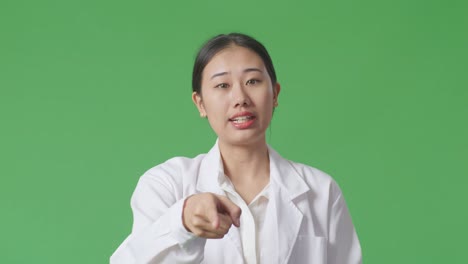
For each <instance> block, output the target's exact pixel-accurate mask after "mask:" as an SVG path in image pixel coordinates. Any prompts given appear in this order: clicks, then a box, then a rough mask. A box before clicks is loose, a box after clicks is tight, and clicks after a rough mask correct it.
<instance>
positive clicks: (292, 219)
mask: <svg viewBox="0 0 468 264" xmlns="http://www.w3.org/2000/svg"><path fill="white" fill-rule="evenodd" d="M269 153H270V182H271V187H272V193H271V194H272V195H271V200H270V201H271V202H272V203H271V207H270V210H269V211H268V212H267V214H268V215H267V218H266V219H267V220H266V223H265V224H266V225H268V226H267V228H268V230H272V232H271V234H275V235H274V238H275V240H274V242H273V245H275V244H276V246H274V247H273V249H275V250H273V251H272V252H271V253H272V254H271V257H272V258H274V259H271V261H270V263H287V262H288V259H289V257H290V255H291V252H292V249H293V246H294V244H295V242H296V239H297V237H298V234H299V231H300V229H301V224H302V219H303V215H302V213H301V211H300V210H299V209H298V208H297V206H296V204H295V199H296V198H298V197H299V196H300V195H301V194H303V193H305V192H307V191H308V190H309V187H308V186H307V184H306V183H305V182H304V180H303V179H302V178H301V176H300V175H299V174H298V173H297V172H296V171H295V170H294V169H293V167H292V165H291V164H290V163H289V161H287V160H285V159H283V158H282V157H281V156H279V154H278V153H276V152H275V151H274V150H273V149H271V148H269ZM275 251H276V252H275Z"/></svg>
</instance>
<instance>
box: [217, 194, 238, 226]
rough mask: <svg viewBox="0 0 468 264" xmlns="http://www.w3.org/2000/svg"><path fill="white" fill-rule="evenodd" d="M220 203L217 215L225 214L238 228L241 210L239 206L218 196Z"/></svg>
mask: <svg viewBox="0 0 468 264" xmlns="http://www.w3.org/2000/svg"><path fill="white" fill-rule="evenodd" d="M218 198H219V202H220V204H219V205H220V208H219V209H218V210H219V213H227V214H228V215H229V216H230V217H231V220H232V223H233V224H234V225H235V226H237V227H239V226H240V216H241V214H242V210H241V209H240V207H239V206H237V205H236V204H235V203H233V202H232V201H231V200H229V199H228V198H227V197H225V196H218Z"/></svg>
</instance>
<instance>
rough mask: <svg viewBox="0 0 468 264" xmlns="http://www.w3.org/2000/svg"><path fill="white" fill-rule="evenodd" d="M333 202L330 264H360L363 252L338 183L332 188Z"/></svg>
mask: <svg viewBox="0 0 468 264" xmlns="http://www.w3.org/2000/svg"><path fill="white" fill-rule="evenodd" d="M331 192H332V197H335V198H334V199H333V200H332V201H333V202H332V206H331V209H330V218H329V219H330V226H329V234H328V240H329V241H328V242H329V244H328V254H327V255H328V256H327V259H328V261H327V263H329V264H360V263H362V252H361V246H360V244H359V239H358V236H357V234H356V230H355V229H354V226H353V223H352V220H351V215H350V213H349V210H348V207H347V205H346V202H345V200H344V197H343V194H342V192H341V190H340V188H339V187H338V185H337V184H336V183H333V184H332V187H331Z"/></svg>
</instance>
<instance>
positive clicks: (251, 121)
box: [229, 111, 257, 129]
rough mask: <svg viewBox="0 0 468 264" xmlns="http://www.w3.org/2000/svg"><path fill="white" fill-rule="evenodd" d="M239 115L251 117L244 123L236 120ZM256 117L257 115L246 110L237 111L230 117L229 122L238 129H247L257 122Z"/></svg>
mask: <svg viewBox="0 0 468 264" xmlns="http://www.w3.org/2000/svg"><path fill="white" fill-rule="evenodd" d="M238 117H249V120H247V121H244V122H242V123H236V122H234V119H235V118H238ZM256 119H257V117H256V116H255V115H254V114H253V113H251V112H247V111H244V112H239V113H236V114H234V115H233V116H231V118H229V122H230V123H231V124H232V125H233V126H234V127H235V128H237V129H247V128H249V127H251V126H252V125H253V124H254V123H255V120H256Z"/></svg>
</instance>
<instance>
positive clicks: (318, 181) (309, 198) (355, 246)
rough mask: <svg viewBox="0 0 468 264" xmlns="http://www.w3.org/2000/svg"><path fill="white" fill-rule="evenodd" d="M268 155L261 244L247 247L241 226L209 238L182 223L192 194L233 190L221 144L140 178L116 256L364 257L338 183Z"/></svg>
mask: <svg viewBox="0 0 468 264" xmlns="http://www.w3.org/2000/svg"><path fill="white" fill-rule="evenodd" d="M269 156H270V157H269V158H270V185H269V187H268V203H267V206H266V210H265V213H264V216H263V218H264V220H263V221H262V222H263V227H262V228H263V230H260V232H258V231H256V232H258V234H259V236H257V239H258V242H257V245H258V246H259V248H260V249H258V248H256V249H252V246H247V247H246V248H245V249H244V246H243V245H245V243H247V242H244V243H243V239H241V234H240V232H241V230H240V228H236V227H235V226H232V227H231V228H230V229H229V232H228V233H227V234H226V236H224V238H222V239H205V238H200V237H196V236H195V235H193V234H192V233H190V232H188V231H187V230H186V229H185V228H184V226H183V224H182V206H183V203H184V200H185V198H187V197H188V196H190V195H192V194H195V193H203V192H211V193H215V194H218V195H226V194H225V191H224V190H223V189H222V188H221V186H220V182H219V181H218V177H219V169H220V167H219V166H220V165H219V164H220V159H221V156H220V153H219V148H218V145H217V144H215V146H214V147H213V148H212V149H211V150H210V152H209V153H207V154H202V155H199V156H197V157H195V158H193V159H190V158H183V157H176V158H173V159H170V160H168V161H166V162H165V163H163V164H160V165H158V166H156V167H153V168H151V169H150V170H148V171H147V172H146V173H145V174H144V175H143V176H142V177H141V178H140V180H139V182H138V184H137V187H136V189H135V192H134V193H133V196H132V200H131V205H132V210H133V216H134V221H133V228H132V232H131V234H130V235H129V236H128V237H127V238H126V239H125V241H124V242H123V243H122V244H121V245H120V246H119V248H118V249H117V250H116V252H114V254H113V255H112V257H111V259H110V262H111V263H113V264H114V263H115V264H116V263H125V264H131V263H209V264H211V263H216V264H217V263H225V264H230V263H232V264H238V263H246V262H245V261H246V260H247V261H250V259H253V258H252V257H251V256H252V255H255V261H257V260H258V261H257V263H262V264H263V263H290V264H293V263H316V264H325V263H327V264H358V263H362V255H361V247H360V244H359V240H358V237H357V235H356V232H355V229H354V226H353V224H352V221H351V217H350V215H349V212H348V209H347V206H346V203H345V200H344V198H343V195H342V192H341V190H340V188H339V187H338V185H337V184H336V182H335V181H334V180H333V179H332V178H331V177H330V176H328V175H327V174H325V173H324V172H322V171H320V170H317V169H315V168H312V167H309V166H306V165H303V164H299V163H294V162H291V161H288V160H285V159H283V158H282V157H281V156H280V155H278V153H276V152H275V151H274V150H273V149H271V148H270V147H269ZM254 210H255V209H253V210H251V211H254ZM243 213H244V212H243ZM254 219H255V218H254ZM242 224H243V223H242V219H241V225H242ZM253 226H256V225H253ZM246 233H249V234H248V235H245V236H249V235H250V236H252V232H251V231H250V232H246ZM262 234H264V235H263V236H262ZM245 236H244V237H245ZM252 252H253V253H252ZM249 263H250V262H249Z"/></svg>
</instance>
